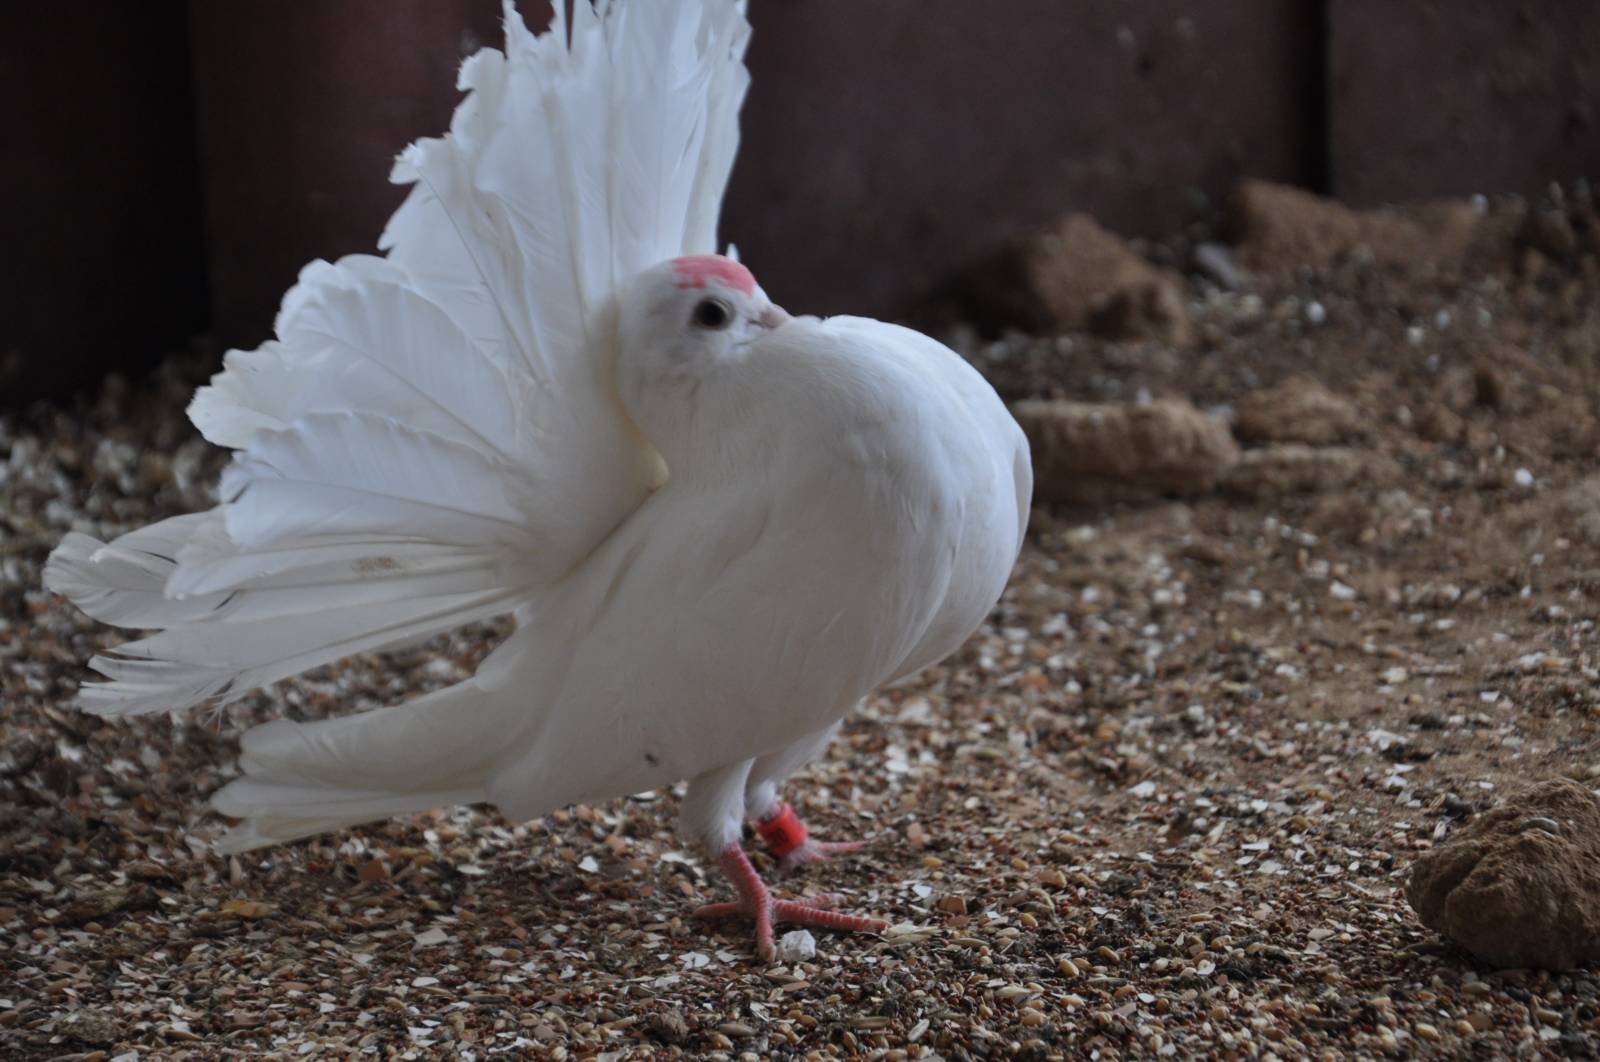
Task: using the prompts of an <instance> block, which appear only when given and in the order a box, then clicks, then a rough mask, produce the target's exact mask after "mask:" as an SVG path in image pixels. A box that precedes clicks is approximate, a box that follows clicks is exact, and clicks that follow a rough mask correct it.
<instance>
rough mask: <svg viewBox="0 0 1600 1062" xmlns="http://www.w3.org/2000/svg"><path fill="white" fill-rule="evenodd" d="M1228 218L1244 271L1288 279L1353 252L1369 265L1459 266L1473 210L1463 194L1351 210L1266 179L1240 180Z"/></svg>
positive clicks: (1473, 224) (1470, 236)
mask: <svg viewBox="0 0 1600 1062" xmlns="http://www.w3.org/2000/svg"><path fill="white" fill-rule="evenodd" d="M1228 209H1229V223H1230V226H1231V228H1232V230H1233V236H1234V240H1235V244H1236V250H1237V252H1238V256H1239V262H1240V264H1241V265H1243V266H1244V267H1245V268H1246V269H1249V270H1252V271H1254V272H1260V273H1265V274H1267V275H1269V276H1276V277H1288V276H1293V275H1294V273H1295V271H1296V270H1298V269H1299V268H1300V267H1302V266H1311V267H1313V268H1317V269H1325V268H1327V267H1329V266H1332V265H1334V264H1335V263H1337V262H1338V261H1339V260H1340V259H1343V258H1348V257H1351V256H1353V255H1356V254H1361V255H1370V256H1371V259H1372V260H1373V262H1374V263H1375V264H1378V265H1384V266H1390V267H1398V268H1401V269H1404V270H1408V271H1419V272H1429V271H1434V270H1437V269H1439V268H1454V267H1457V266H1459V265H1460V264H1461V262H1462V261H1463V259H1464V258H1465V257H1466V255H1467V253H1468V250H1469V249H1470V248H1471V246H1472V244H1473V240H1474V237H1475V236H1476V229H1477V223H1478V214H1477V212H1476V211H1475V210H1473V208H1472V205H1471V204H1470V203H1468V202H1466V201H1465V200H1441V201H1438V202H1433V203H1423V204H1419V205H1417V206H1415V207H1413V208H1411V209H1409V210H1408V211H1406V212H1405V213H1400V212H1396V211H1389V210H1352V209H1350V208H1349V207H1346V206H1343V205H1342V204H1339V203H1336V202H1334V201H1333V200H1331V199H1323V198H1321V197H1319V196H1315V195H1312V194H1311V193H1310V192H1305V191H1301V190H1300V189H1298V188H1290V187H1288V186H1287V185H1280V184H1271V183H1269V182H1267V181H1243V182H1241V183H1240V184H1239V186H1238V187H1237V188H1235V189H1234V192H1233V195H1232V197H1231V199H1230V201H1229V207H1228Z"/></svg>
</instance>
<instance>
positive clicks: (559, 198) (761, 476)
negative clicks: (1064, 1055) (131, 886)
mask: <svg viewBox="0 0 1600 1062" xmlns="http://www.w3.org/2000/svg"><path fill="white" fill-rule="evenodd" d="M564 7H565V4H562V3H557V4H555V5H554V8H555V13H554V22H553V25H552V27H551V29H550V30H549V31H548V32H546V33H543V34H539V35H534V34H532V33H530V32H529V31H528V29H527V28H526V26H525V25H524V24H523V22H522V20H521V18H520V16H519V15H518V14H517V13H516V11H515V9H514V8H513V6H512V5H511V4H510V3H507V4H506V5H505V28H506V42H505V51H504V53H501V52H499V51H495V50H492V49H484V50H482V51H480V52H478V53H477V54H476V55H474V56H472V57H471V58H470V59H468V60H467V61H466V62H465V63H464V64H463V66H462V68H461V75H460V79H459V87H460V88H461V89H462V90H464V91H465V92H466V96H465V98H464V99H463V100H462V102H461V104H460V105H459V106H458V107H457V109H456V112H455V116H454V118H453V120H452V122H451V125H450V132H449V133H448V134H447V135H446V136H444V137H442V138H439V139H427V140H420V141H418V142H417V143H415V144H413V145H412V146H411V147H410V148H408V149H407V150H406V151H405V152H404V154H403V155H402V156H401V158H400V160H399V163H398V165H397V166H396V167H395V170H394V174H393V177H392V179H393V180H394V181H396V182H398V183H401V184H409V185H410V186H411V191H410V194H409V195H408V197H407V198H406V200H405V202H404V203H403V205H401V207H400V208H399V210H398V211H396V213H395V215H394V217H393V218H392V219H391V220H390V222H389V224H388V227H387V229H386V230H385V232H384V233H383V236H382V239H381V240H380V242H379V247H380V249H381V250H383V251H386V252H387V254H386V255H383V256H371V255H354V256H351V257H348V258H344V259H341V260H339V261H338V262H335V263H332V264H330V263H328V262H323V261H318V262H313V263H312V264H311V265H309V266H307V267H306V268H305V270H304V271H303V272H302V273H301V275H300V279H299V282H298V283H297V284H296V285H295V286H294V288H292V289H291V290H290V291H289V293H288V294H287V295H286V296H285V298H284V300H283V308H282V310H281V312H280V313H279V315H278V319H277V322H276V335H277V338H276V340H275V341H273V342H269V343H267V344H265V345H263V346H262V347H260V348H259V349H257V350H254V351H249V352H244V351H234V352H231V353H230V354H229V355H228V357H227V360H226V368H225V371H223V372H222V373H220V374H219V375H218V376H216V377H215V378H214V379H213V380H212V382H211V385H210V386H209V387H205V388H202V389H201V390H200V392H199V393H198V394H197V395H196V396H195V399H194V402H193V404H192V405H191V406H190V408H189V414H190V417H191V418H192V419H193V421H194V423H195V424H196V425H197V426H198V428H199V429H200V431H201V432H202V433H203V434H204V435H205V437H206V438H207V439H209V440H210V441H212V442H213V443H216V444H218V445H220V446H225V447H229V448H231V449H233V450H234V451H235V453H234V457H233V460H232V463H231V464H230V466H229V467H228V469H227V470H226V472H225V473H224V474H223V477H222V485H221V497H222V503H221V504H220V505H218V506H217V507H216V508H214V509H212V510H210V511H209V512H204V513H195V514H192V515H187V516H178V517H174V518H172V519H170V520H164V521H162V522H160V523H157V524H153V525H151V526H149V527H145V528H142V529H140V530H137V531H133V532H131V533H129V534H126V535H123V536H121V537H120V538H117V539H116V540H115V541H113V542H111V543H110V544H109V545H106V544H102V543H101V542H98V541H96V540H95V539H93V538H90V537H88V536H86V535H82V534H69V535H68V536H66V538H65V539H63V540H62V542H61V544H60V546H58V547H57V549H56V550H55V552H54V553H52V554H51V557H50V560H49V563H48V564H47V566H46V569H45V581H46V583H47V584H48V585H49V586H50V588H51V589H53V590H55V591H57V592H59V593H62V594H64V595H66V596H67V597H69V598H71V599H72V601H73V602H75V603H76V604H77V605H78V606H79V607H80V608H82V609H83V610H84V611H85V612H87V613H88V614H89V615H91V616H93V617H95V618H97V619H100V620H102V621H105V622H107V623H113V624H116V625H119V626H122V627H133V628H140V629H151V630H155V631H156V632H157V633H155V634H152V635H150V636H149V637H145V638H142V639H140V640H138V641H134V642H130V643H127V644H124V645H121V646H119V647H118V648H117V649H115V650H113V651H111V652H109V653H107V654H105V655H103V656H98V657H96V658H95V659H94V660H93V661H92V662H91V664H92V666H93V667H94V668H95V669H96V670H98V671H100V672H101V673H102V674H104V675H105V676H106V677H107V678H108V679H109V681H107V682H104V683H99V684H95V685H88V686H85V687H84V689H83V690H82V692H81V695H80V703H81V705H82V707H83V708H84V709H86V710H88V711H91V712H96V713H102V714H118V715H120V714H139V713H147V712H158V711H169V710H174V709H180V708H187V707H191V706H193V705H199V704H209V705H223V704H226V703H228V702H229V701H232V700H234V699H235V698H238V697H240V696H241V695H243V694H245V693H247V692H248V691H250V690H253V689H256V688H258V687H260V686H263V685H266V684H268V683H271V682H274V681H276V680H278V679H282V678H285V677H287V676H290V675H294V674H297V673H299V672H302V671H305V670H307V669H308V668H313V667H316V666H318V665H322V664H326V663H328V662H330V661H332V660H336V659H338V658H340V657H343V656H346V655H349V654H352V653H358V652H366V651H370V650H376V649H380V648H383V647H387V646H394V645H396V644H398V643H402V642H414V641H416V640H418V639H419V638H422V637H425V636H427V635H430V634H433V633H437V632H440V631H444V630H447V629H449V628H453V627H456V626H459V625H461V624H465V623H468V622H471V621H475V620H482V619H485V618H487V617H492V616H495V615H499V614H504V613H515V614H516V616H517V619H518V621H519V623H518V627H517V630H516V631H515V633H513V634H512V635H511V636H510V637H509V638H507V639H506V641H505V642H504V643H503V644H501V645H500V646H499V647H498V648H497V649H496V650H495V651H494V652H493V654H492V655H490V656H489V658H488V659H487V660H486V661H485V662H484V663H483V665H482V666H481V667H480V668H479V669H478V671H477V673H476V674H475V675H474V676H473V677H472V678H470V679H468V680H467V681H465V682H461V683H459V684H457V685H454V686H450V687H448V688H445V689H442V690H439V691H438V692H435V693H431V694H428V695H426V696H422V697H418V698H416V699H414V700H411V701H408V702H406V703H404V704H401V705H399V706H396V707H392V708H386V709H382V710H379V711H373V712H366V713H361V714H354V715H349V716H345V717H341V718H334V719H329V720H326V721H323V722H313V723H295V722H290V721H287V720H279V721H276V722H271V723H268V724H266V725H263V726H258V727H255V728H253V729H251V730H249V731H248V732H246V733H245V734H244V736H243V757H242V768H243V774H242V776H241V777H239V778H237V779H236V780H234V781H233V782H231V783H229V784H228V785H227V786H225V787H224V788H222V789H221V790H220V791H219V792H218V793H217V794H216V795H215V796H214V798H213V803H214V804H215V806H216V807H217V808H218V809H219V810H220V811H222V812H224V813H226V814H228V815H232V816H238V817H240V818H242V819H243V820H244V822H243V824H242V825H240V826H238V827H236V828H235V829H233V831H232V832H230V833H229V834H227V835H226V836H225V837H224V838H223V840H222V841H221V847H222V848H223V849H224V850H228V851H240V850H243V849H248V848H254V847H256V846H259V845H267V844H273V843H276V842H280V841H289V840H293V839H295V838H299V837H306V836H309V835H312V834H318V833H323V832H325V831H329V830H337V829H340V828H342V827H346V826H350V825H353V824H356V823H363V822H368V821H371V820H375V819H382V818H385V817H388V816H393V815H398V814H405V813H414V812H418V811H422V810H426V809H429V808H434V807H439V806H443V805H451V804H457V803H468V802H476V801H487V802H490V803H492V804H494V805H496V806H497V807H498V808H500V809H501V810H502V811H503V812H504V813H505V814H506V815H508V816H510V817H511V818H513V819H519V820H520V819H528V818H532V817H534V816H537V815H540V814H543V813H545V812H548V811H550V810H552V809H555V808H559V807H561V806H562V805H565V804H569V803H572V802H575V801H595V800H603V799H606V798H611V797H616V796H620V795H624V794H629V793H636V792H640V791H642V790H647V789H652V788H657V787H662V786H668V785H671V784H672V783H674V782H677V781H679V780H682V779H688V780H689V786H688V791H687V795H686V796H685V798H684V801H683V807H682V826H683V831H684V833H685V834H686V836H687V838H688V839H690V840H692V841H695V842H699V843H701V844H704V845H705V846H706V847H707V849H708V850H709V852H710V853H711V854H712V855H714V856H715V857H717V858H718V859H719V860H720V862H721V865H722V867H723V868H724V870H725V871H726V872H727V874H728V876H729V877H730V879H731V880H732V883H733V886H734V888H735V890H736V891H737V894H738V896H739V900H738V902H737V903H731V904H713V905H711V906H710V907H708V908H705V909H703V911H702V912H701V913H702V914H704V915H706V916H708V917H715V916H725V915H730V914H736V913H743V914H745V915H747V916H749V917H751V918H752V919H754V921H755V923H756V941H757V945H756V946H757V951H758V953H759V954H760V955H761V956H762V957H763V958H771V956H772V955H773V951H774V949H773V938H772V923H773V922H774V921H775V920H776V921H790V922H795V923H800V924H805V925H821V926H828V927H833V928H840V929H874V928H878V927H880V926H881V925H882V923H881V922H878V921H876V920H874V919H868V918H856V917H852V916H847V915H842V914H838V913H835V912H834V911H832V910H829V909H826V905H825V904H823V903H812V904H802V903H798V902H788V901H780V900H774V899H773V898H772V897H771V895H770V893H768V891H767V889H766V887H765V886H764V885H763V883H762V881H761V879H760V877H759V876H758V875H757V873H756V871H755V870H754V869H753V867H752V866H751V864H750V862H749V860H748V859H747V858H746V856H745V853H744V850H743V848H742V847H741V843H740V835H741V825H742V820H743V818H744V817H745V815H747V814H748V815H749V816H751V817H752V818H753V819H754V820H755V821H756V822H757V823H758V831H759V832H760V833H761V834H762V835H763V836H764V837H765V838H766V839H767V840H768V842H769V844H770V845H771V847H772V848H773V849H774V851H775V852H776V853H777V854H779V855H780V856H782V857H783V858H784V860H785V861H786V862H788V863H791V864H793V863H799V862H804V861H807V860H809V859H812V858H815V857H817V856H819V855H821V854H823V853H825V852H826V851H828V846H824V845H822V844H819V843H818V842H815V841H811V840H809V839H808V838H807V837H806V834H805V828H804V826H803V825H802V824H801V823H800V821H799V819H798V818H797V817H796V816H795V814H794V812H793V810H792V809H791V808H789V807H788V805H786V804H784V803H782V802H781V801H780V799H779V797H778V785H779V784H780V783H781V782H782V781H783V780H784V779H785V778H786V777H787V776H788V775H789V774H790V773H791V772H792V771H794V770H796V769H797V768H798V767H799V766H801V765H802V764H803V763H804V762H805V761H806V760H807V759H808V758H809V757H811V756H812V755H814V754H815V753H817V752H818V751H819V750H821V749H822V748H823V747H824V746H825V745H826V743H827V741H828V739H829V737H830V736H831V735H832V734H833V732H834V730H835V729H836V728H837V727H838V725H839V722H840V720H841V718H842V717H843V716H844V715H845V714H846V713H847V712H849V711H850V710H851V708H852V707H853V706H854V705H855V704H856V703H857V702H859V701H860V700H861V699H862V698H863V697H864V696H866V695H867V694H868V693H869V692H871V691H872V690H873V689H874V688H876V687H879V686H882V685H884V684H886V683H890V682H893V681H895V680H898V679H901V678H903V677H905V676H908V675H910V674H912V673H913V672H916V671H917V670H919V669H921V668H923V667H926V666H927V665H929V664H932V663H934V662H935V661H937V660H939V659H940V658H942V657H944V656H945V655H946V654H948V653H950V652H951V651H952V650H954V649H955V648H956V647H957V646H959V645H960V644H961V643H962V641H963V640H964V639H965V638H966V637H967V636H968V635H969V634H970V633H971V632H972V631H973V630H974V629H975V628H976V627H977V626H978V624H979V623H980V622H981V621H982V620H983V618H984V616H985V615H986V614H987V613H988V611H989V610H990V608H991V607H992V606H993V605H994V603H995V601H996V600H997V599H998V597H999V595H1000V592H1001V589H1002V588H1003V586H1004V585H1005V582H1006V578H1007V576H1008V574H1009V572H1010V569H1011V566H1012V564H1013V562H1014V561H1015V559H1016V556H1017V552H1018V549H1019V548H1020V545H1021V542H1022V535H1023V526H1024V523H1025V521H1026V518H1027V514H1028V503H1029V496H1030V492H1031V486H1032V472H1031V467H1030V464H1029V457H1028V447H1027V443H1026V442H1025V441H1024V438H1023V435H1022V433H1021V431H1020V430H1019V429H1018V427H1017V425H1016V423H1015V422H1014V421H1013V420H1012V418H1011V416H1010V415H1009V414H1008V413H1007V411H1006V408H1005V406H1004V405H1003V404H1002V403H1001V401H1000V399H999V398H998V397H997V396H996V395H995V392H994V391H993V390H992V389H991V388H990V387H989V385H988V384H987V383H985V382H984V380H983V379H982V378H981V377H980V376H979V375H978V373H977V372H975V371H974V370H973V369H972V368H971V367H969V366H968V365H967V364H966V363H965V362H964V361H962V360H961V358H959V357H958V356H957V355H956V354H954V353H953V352H952V351H950V350H949V349H947V348H946V347H944V346H942V345H941V344H939V343H937V342H935V341H934V340H932V339H929V338H927V337H925V336H922V335H919V334H917V333H916V332H912V331H909V330H907V329H905V328H901V327H897V326H894V325H889V324H883V323H880V322H877V321H871V320H866V319H863V318H858V317H832V318H827V319H821V320H819V319H817V318H814V317H790V316H789V315H788V314H787V313H785V312H784V311H783V310H781V309H779V308H778V307H777V306H775V305H774V304H773V303H772V301H771V300H770V299H768V297H767V295H766V293H765V292H764V291H762V289H761V287H760V286H759V285H758V284H757V283H756V280H755V278H754V277H753V276H752V275H751V273H750V271H749V270H748V269H746V268H745V267H744V266H743V265H741V264H739V263H738V262H736V261H734V260H733V259H731V258H727V257H721V256H718V255H716V254H714V253H713V251H714V250H715V246H716V244H715V240H716V223H717V214H718V210H719V208H720V205H721V200H722V194H723V188H724V186H725V185H726V183H727V178H728V173H729V170H730V168H731V167H732V164H733V157H734V152H735V148H736V146H737V141H738V126H737V113H738V109H739V105H740V101H741V100H742V98H743V96H744V92H745V88H746V85H747V83H748V75H747V73H746V71H745V69H744V66H743V63H742V55H743V52H744V49H745V43H746V41H747V39H748V36H749V26H748V24H747V22H746V20H745V17H744V12H743V5H742V4H740V3H737V2H735V0H631V2H628V0H613V2H609V3H608V2H605V0H599V2H597V3H594V4H592V5H591V3H590V2H589V0H578V2H577V3H576V4H575V5H574V9H573V12H572V15H571V19H570V22H569V21H568V20H567V18H566V17H565V16H564V13H563V8H564ZM864 164H865V163H864ZM839 253H840V254H846V253H855V249H846V248H840V249H839Z"/></svg>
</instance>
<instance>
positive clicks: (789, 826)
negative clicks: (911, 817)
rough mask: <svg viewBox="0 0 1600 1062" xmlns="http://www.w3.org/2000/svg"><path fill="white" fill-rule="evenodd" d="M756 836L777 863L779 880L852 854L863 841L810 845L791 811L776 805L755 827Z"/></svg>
mask: <svg viewBox="0 0 1600 1062" xmlns="http://www.w3.org/2000/svg"><path fill="white" fill-rule="evenodd" d="M756 832H757V833H759V834H760V835H761V840H762V842H763V843H765V844H766V846H767V851H768V852H771V853H772V855H773V856H774V857H775V858H776V859H777V860H778V876H779V877H785V878H786V877H788V876H789V875H791V874H793V873H794V872H795V871H797V870H799V869H800V868H801V867H803V866H806V865H808V864H811V863H820V862H822V861H823V860H825V859H831V858H832V857H834V856H836V855H842V854H843V853H845V852H854V851H855V850H856V849H858V848H860V847H862V846H863V845H865V844H866V843H867V842H865V841H813V840H812V839H811V837H810V835H809V834H808V833H807V831H806V824H805V823H803V822H801V821H800V816H799V815H796V814H795V811H794V808H792V807H790V806H789V805H788V804H779V805H778V810H777V811H775V812H773V813H772V814H771V815H769V816H767V817H766V818H765V819H762V820H761V821H760V822H758V823H756Z"/></svg>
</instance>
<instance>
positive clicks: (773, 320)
mask: <svg viewBox="0 0 1600 1062" xmlns="http://www.w3.org/2000/svg"><path fill="white" fill-rule="evenodd" d="M789 319H790V318H789V311H788V310H785V309H784V308H783V307H782V306H775V305H770V304H769V305H768V306H767V308H766V309H765V310H762V311H761V316H760V317H758V318H756V321H757V323H759V324H760V325H761V327H762V328H777V327H778V326H779V325H781V324H783V323H784V322H786V321H788V320H789Z"/></svg>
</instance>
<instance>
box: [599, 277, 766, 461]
mask: <svg viewBox="0 0 1600 1062" xmlns="http://www.w3.org/2000/svg"><path fill="white" fill-rule="evenodd" d="M618 305H619V309H620V314H621V316H620V322H619V328H620V332H619V335H620V340H621V342H620V346H619V349H618V356H617V387H618V391H619V392H620V393H621V395H622V400H623V402H624V404H626V405H627V407H628V410H629V412H630V413H632V414H633V416H634V419H635V420H636V421H638V423H639V426H640V427H641V428H643V429H644V430H645V433H646V434H647V435H650V436H653V437H654V436H656V435H658V434H659V433H661V432H668V431H671V430H672V425H674V424H678V423H681V422H682V419H683V416H684V414H686V413H688V412H689V410H688V409H687V408H686V405H685V404H686V403H687V402H688V401H690V400H692V398H693V395H694V392H695V391H696V390H698V387H699V384H700V383H701V382H702V381H703V380H704V378H705V376H706V374H707V373H709V372H711V371H713V370H714V369H715V368H716V367H717V366H718V365H720V364H724V363H726V362H728V361H729V360H732V359H737V358H740V357H742V356H743V355H744V353H745V351H746V350H747V349H748V348H749V347H750V345H751V344H753V343H755V342H757V341H758V340H760V339H761V338H762V337H763V336H765V335H767V334H768V333H770V332H771V331H772V330H773V329H775V328H778V327H780V326H782V325H783V324H784V323H785V322H786V321H788V320H789V315H788V314H787V313H786V312H784V310H783V309H782V308H781V307H778V306H775V305H773V303H772V300H771V299H769V298H767V293H766V292H764V291H762V290H761V286H760V285H759V284H757V283H756V278H755V276H754V275H753V274H751V272H750V270H748V269H746V268H745V267H744V266H743V265H741V264H739V263H738V262H735V261H734V260H733V259H731V258H724V257H723V256H722V255H717V254H693V255H686V256H684V257H683V258H674V259H672V260H671V261H669V262H663V263H662V264H660V265H658V266H655V267H654V268H652V269H647V270H645V271H644V272H643V273H640V274H639V275H638V276H637V277H635V278H634V279H633V281H632V282H631V283H630V284H629V285H628V287H627V288H626V289H625V290H624V291H623V293H622V296H621V299H620V301H619V304H618ZM655 441H656V442H657V445H660V444H661V443H663V442H665V441H667V440H665V439H659V438H657V439H655Z"/></svg>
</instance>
